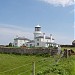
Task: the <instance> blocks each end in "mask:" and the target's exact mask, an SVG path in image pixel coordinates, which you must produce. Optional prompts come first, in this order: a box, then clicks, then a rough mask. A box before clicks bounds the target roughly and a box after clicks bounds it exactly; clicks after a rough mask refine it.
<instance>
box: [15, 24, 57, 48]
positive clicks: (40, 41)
mask: <svg viewBox="0 0 75 75" xmlns="http://www.w3.org/2000/svg"><path fill="white" fill-rule="evenodd" d="M33 34H34V40H30V39H28V38H24V37H16V38H15V39H14V46H17V47H20V46H26V47H49V46H56V47H58V44H56V43H55V42H54V38H53V37H52V34H50V36H46V35H45V33H42V32H41V26H39V25H37V26H35V30H34V33H33Z"/></svg>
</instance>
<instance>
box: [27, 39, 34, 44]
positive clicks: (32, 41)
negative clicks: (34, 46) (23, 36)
mask: <svg viewBox="0 0 75 75" xmlns="http://www.w3.org/2000/svg"><path fill="white" fill-rule="evenodd" d="M34 42H35V41H34V40H31V41H29V42H27V43H34Z"/></svg>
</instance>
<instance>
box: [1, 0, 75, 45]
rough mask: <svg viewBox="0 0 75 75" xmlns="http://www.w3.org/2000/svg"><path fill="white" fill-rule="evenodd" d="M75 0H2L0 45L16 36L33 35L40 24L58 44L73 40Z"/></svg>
mask: <svg viewBox="0 0 75 75" xmlns="http://www.w3.org/2000/svg"><path fill="white" fill-rule="evenodd" d="M74 4H75V3H74V0H0V45H6V44H9V43H10V42H13V41H14V38H16V36H19V37H26V38H29V39H33V38H34V35H33V32H34V27H35V26H36V25H37V24H39V25H40V26H41V31H42V32H44V33H45V34H46V35H47V36H50V34H52V35H53V38H54V39H55V42H56V43H58V44H71V43H72V41H73V40H74V39H75V35H74V31H75V30H74V29H75V21H74V18H75V15H74V13H75V8H74V6H75V5H74Z"/></svg>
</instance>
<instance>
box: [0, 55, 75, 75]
mask: <svg viewBox="0 0 75 75" xmlns="http://www.w3.org/2000/svg"><path fill="white" fill-rule="evenodd" d="M58 58H59V56H50V55H47V54H43V55H14V54H0V75H32V68H33V67H32V65H33V64H32V62H35V72H36V75H75V56H71V57H69V58H61V59H60V60H59V62H57V60H58Z"/></svg>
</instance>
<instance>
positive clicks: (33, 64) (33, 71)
mask: <svg viewBox="0 0 75 75" xmlns="http://www.w3.org/2000/svg"><path fill="white" fill-rule="evenodd" d="M32 75H35V62H33V63H32Z"/></svg>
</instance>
